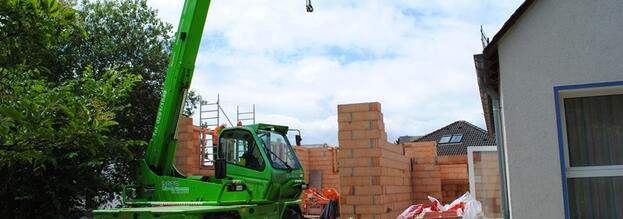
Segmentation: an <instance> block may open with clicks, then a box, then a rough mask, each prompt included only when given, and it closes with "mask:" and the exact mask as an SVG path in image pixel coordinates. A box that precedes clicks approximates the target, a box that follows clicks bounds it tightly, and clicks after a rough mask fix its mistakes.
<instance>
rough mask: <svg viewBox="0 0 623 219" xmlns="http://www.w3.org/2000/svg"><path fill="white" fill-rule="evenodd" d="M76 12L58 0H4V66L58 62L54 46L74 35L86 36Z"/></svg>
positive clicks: (0, 38)
mask: <svg viewBox="0 0 623 219" xmlns="http://www.w3.org/2000/svg"><path fill="white" fill-rule="evenodd" d="M75 21H76V11H75V10H74V9H72V8H71V7H69V5H67V4H62V3H61V2H58V1H56V0H3V1H0V45H2V46H0V66H5V67H6V66H15V65H27V66H29V67H39V68H42V69H46V68H45V67H46V66H50V65H54V64H53V63H54V62H56V60H50V59H49V58H50V57H54V56H55V55H56V53H57V52H56V51H55V50H54V49H52V48H53V47H56V46H57V45H58V43H59V41H61V40H62V39H63V38H65V37H68V36H69V35H71V34H76V35H84V34H85V32H84V30H83V29H82V28H80V27H79V25H77V23H76V22H75Z"/></svg>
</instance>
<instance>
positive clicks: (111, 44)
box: [59, 0, 173, 153]
mask: <svg viewBox="0 0 623 219" xmlns="http://www.w3.org/2000/svg"><path fill="white" fill-rule="evenodd" d="M78 10H79V11H80V16H79V17H80V23H81V26H82V27H83V28H84V30H85V31H86V32H87V33H88V36H87V37H81V36H79V35H77V34H74V35H72V36H73V37H72V38H71V39H69V40H68V41H67V42H66V43H65V44H64V46H66V47H65V48H64V55H63V59H65V61H64V63H65V66H64V68H65V69H63V70H62V71H61V72H63V73H64V75H59V78H61V79H63V78H71V77H72V75H73V72H79V71H80V70H81V69H84V68H85V67H87V66H91V67H92V68H93V71H94V73H95V75H96V76H99V75H100V74H101V73H102V72H106V70H108V69H109V68H111V67H113V66H117V67H119V68H120V69H126V70H127V71H128V72H132V73H135V74H140V75H141V76H142V77H143V80H142V81H141V82H139V83H138V84H137V85H136V87H135V88H134V90H133V91H132V93H130V98H129V104H130V107H128V108H126V109H125V110H124V111H123V112H122V113H119V114H118V121H119V123H120V124H119V126H118V127H117V128H116V129H115V134H116V135H118V136H120V137H124V138H130V137H132V138H138V139H142V140H145V141H148V140H149V138H150V137H151V132H152V130H153V126H154V124H155V123H154V122H155V121H156V113H157V112H158V104H159V102H160V96H161V94H162V93H161V92H162V86H163V81H164V75H165V73H166V69H167V65H168V62H169V55H170V45H171V43H172V38H171V36H172V28H173V27H172V26H171V25H170V24H168V23H165V22H163V21H161V20H160V19H159V18H158V17H157V14H156V10H155V9H152V8H149V7H148V6H147V4H146V1H145V0H109V1H83V2H82V3H81V4H80V5H79V6H78ZM136 153H141V152H140V151H137V152H136Z"/></svg>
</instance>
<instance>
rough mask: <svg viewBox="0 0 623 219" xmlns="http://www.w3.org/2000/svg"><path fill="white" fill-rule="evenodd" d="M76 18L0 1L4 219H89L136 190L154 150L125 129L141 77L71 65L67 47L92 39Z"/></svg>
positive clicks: (43, 2)
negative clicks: (138, 154)
mask: <svg viewBox="0 0 623 219" xmlns="http://www.w3.org/2000/svg"><path fill="white" fill-rule="evenodd" d="M77 15H78V14H77V12H76V10H74V9H73V8H72V5H71V4H69V3H68V2H63V1H60V2H59V1H56V0H5V1H0V45H3V46H2V47H0V63H1V65H0V175H1V176H2V179H3V180H2V181H0V213H1V214H2V216H3V217H8V218H13V217H18V218H25V217H27V218H38V217H79V216H81V215H84V213H85V211H87V210H89V209H92V208H95V207H97V206H98V204H99V203H101V202H103V201H106V200H110V199H111V197H112V196H113V194H114V192H116V191H119V190H120V188H121V185H123V184H125V183H127V182H128V177H129V173H128V172H127V171H126V170H125V167H127V166H128V164H129V163H131V162H134V161H135V160H136V159H135V156H134V155H135V153H133V151H140V148H142V146H144V144H145V142H144V141H141V140H140V139H136V138H133V137H120V136H121V135H119V134H117V133H118V132H117V127H118V126H119V123H118V122H116V121H121V120H120V119H119V115H121V114H122V113H123V112H125V110H126V109H127V108H128V106H129V104H128V98H129V97H130V94H131V93H132V91H133V90H132V88H133V87H134V85H135V84H136V83H138V82H139V81H140V79H141V75H136V74H131V73H128V72H129V71H126V70H124V69H122V68H120V67H117V66H114V65H111V66H108V67H106V68H105V69H95V68H90V67H89V66H90V65H89V64H87V63H88V62H85V63H84V66H81V67H76V66H74V65H70V64H66V62H68V60H73V58H75V57H74V55H72V53H69V52H68V49H69V48H70V47H69V46H68V42H73V40H78V39H80V38H81V37H82V38H84V37H85V36H86V35H87V34H86V32H85V31H84V30H85V29H84V28H82V26H81V25H82V23H81V22H80V20H78V17H79V16H77ZM68 66H69V67H68Z"/></svg>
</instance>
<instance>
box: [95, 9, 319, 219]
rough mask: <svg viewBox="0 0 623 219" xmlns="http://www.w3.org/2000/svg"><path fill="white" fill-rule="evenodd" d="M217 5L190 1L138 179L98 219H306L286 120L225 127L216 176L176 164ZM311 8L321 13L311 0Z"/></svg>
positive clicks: (301, 183)
mask: <svg viewBox="0 0 623 219" xmlns="http://www.w3.org/2000/svg"><path fill="white" fill-rule="evenodd" d="M209 5H210V0H186V1H185V3H184V8H183V11H182V16H181V20H180V24H179V28H178V30H177V33H176V40H175V43H174V45H173V53H172V58H171V62H170V64H169V67H168V70H167V74H166V79H165V82H164V90H163V92H162V97H161V100H160V106H159V109H158V115H157V118H156V123H155V127H154V131H153V135H152V138H151V140H150V142H149V145H148V148H147V151H146V155H145V159H144V160H143V161H142V162H141V164H140V167H139V171H140V173H139V180H138V184H137V185H134V186H127V187H125V188H124V191H123V207H122V208H116V209H102V210H95V211H93V216H94V218H302V215H301V210H300V207H299V204H300V200H299V197H300V195H301V192H302V191H303V190H304V189H306V188H307V184H306V183H305V182H304V181H303V179H304V178H303V169H302V167H301V165H300V163H299V161H298V158H297V157H296V154H295V153H294V150H293V149H292V146H291V144H290V142H289V141H288V138H287V137H286V134H287V132H288V127H286V126H280V125H270V124H252V125H246V126H237V127H230V128H224V129H221V130H219V132H218V139H217V140H218V141H217V142H218V143H217V147H216V162H215V164H214V166H215V175H214V176H185V175H183V174H182V173H180V172H179V171H178V170H177V169H176V168H175V166H174V165H173V159H174V155H175V148H176V144H177V139H176V128H177V123H178V120H179V116H180V109H181V108H182V104H183V100H184V96H185V95H186V91H187V90H188V88H189V86H190V82H191V79H192V75H193V70H194V66H195V60H196V58H197V52H198V49H199V43H200V41H201V35H202V33H203V27H204V24H205V20H206V16H207V13H208V8H209ZM307 11H308V12H311V11H313V8H312V7H311V4H310V2H309V0H308V1H307ZM298 139H299V137H297V140H298ZM130 196H132V197H133V198H132V199H129V198H128V197H130Z"/></svg>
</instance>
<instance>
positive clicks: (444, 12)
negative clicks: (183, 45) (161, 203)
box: [147, 0, 522, 146]
mask: <svg viewBox="0 0 623 219" xmlns="http://www.w3.org/2000/svg"><path fill="white" fill-rule="evenodd" d="M521 2H522V1H521V0H469V1H468V0H436V1H430V0H411V1H392V0H339V1H336V0H312V5H313V6H314V9H315V11H314V12H313V13H306V12H305V0H287V1H284V0H253V1H249V0H214V1H212V3H211V5H210V11H209V13H208V18H207V22H206V26H205V28H204V33H203V39H202V42H201V47H200V50H199V55H198V58H197V62H196V67H195V72H194V76H193V82H192V84H191V89H194V90H196V91H197V92H198V93H199V94H200V95H201V96H202V97H203V99H204V100H207V101H210V102H214V101H216V99H217V95H220V103H221V106H222V108H223V109H224V110H225V113H226V114H227V115H228V116H229V117H230V118H231V119H232V120H235V118H236V106H240V109H241V111H249V110H251V108H252V106H253V104H255V108H256V121H257V122H262V123H273V124H281V125H287V126H289V127H290V128H296V129H300V130H301V132H302V136H303V144H322V143H327V144H329V145H333V146H335V145H338V139H337V133H338V128H337V127H338V123H337V105H338V104H346V103H359V102H380V103H381V105H382V112H383V115H384V122H385V130H386V132H387V134H388V141H390V142H393V141H395V140H396V139H397V138H398V137H399V136H403V135H424V134H427V133H430V132H432V131H434V130H437V129H439V128H441V127H443V126H445V125H448V124H450V123H452V122H454V121H457V120H465V121H468V122H470V123H472V124H475V125H477V126H480V127H483V128H484V127H485V125H484V118H483V115H482V106H481V103H480V97H479V93H478V84H477V81H476V72H475V69H474V62H473V55H474V54H477V53H480V52H481V51H482V44H481V41H480V26H481V25H482V26H483V28H484V33H485V34H486V35H487V36H489V37H493V36H494V35H495V33H497V31H498V30H499V29H500V28H501V27H502V25H503V24H504V22H505V21H506V20H507V19H508V18H509V17H510V15H511V14H512V13H513V12H514V11H515V10H516V9H517V7H519V5H520V4H521ZM147 3H148V5H149V6H151V7H153V8H155V9H157V10H158V16H159V17H160V18H162V19H163V20H165V21H167V22H169V23H171V24H173V25H174V27H175V28H176V27H177V25H178V22H179V18H180V14H181V10H182V6H183V1H181V0H176V1H172V0H148V1H147ZM195 114H196V115H195V117H196V118H195V121H194V122H195V124H199V117H198V114H199V113H195ZM222 121H224V120H222ZM291 141H293V140H292V139H291Z"/></svg>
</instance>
